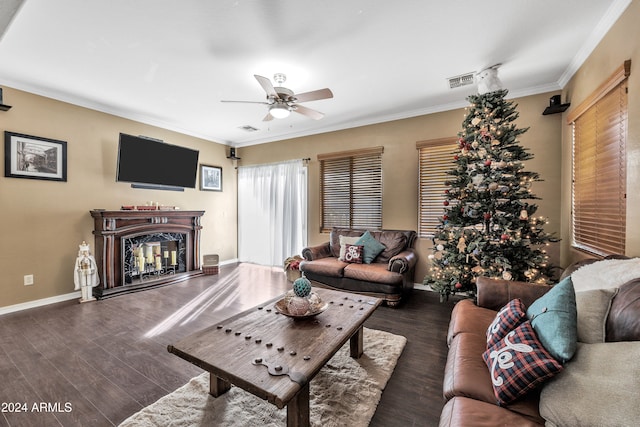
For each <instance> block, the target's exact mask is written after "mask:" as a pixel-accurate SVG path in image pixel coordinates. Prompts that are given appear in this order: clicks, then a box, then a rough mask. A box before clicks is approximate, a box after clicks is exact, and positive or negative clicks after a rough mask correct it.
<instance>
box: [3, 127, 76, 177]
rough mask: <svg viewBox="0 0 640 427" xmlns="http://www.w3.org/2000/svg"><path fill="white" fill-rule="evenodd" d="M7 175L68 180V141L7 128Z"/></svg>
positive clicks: (5, 145) (5, 148) (5, 169)
mask: <svg viewBox="0 0 640 427" xmlns="http://www.w3.org/2000/svg"><path fill="white" fill-rule="evenodd" d="M4 176H6V177H11V178H29V179H47V180H51V181H66V180H67V143H66V142H65V141H57V140H55V139H48V138H41V137H39V136H30V135H23V134H20V133H14V132H9V131H5V132H4Z"/></svg>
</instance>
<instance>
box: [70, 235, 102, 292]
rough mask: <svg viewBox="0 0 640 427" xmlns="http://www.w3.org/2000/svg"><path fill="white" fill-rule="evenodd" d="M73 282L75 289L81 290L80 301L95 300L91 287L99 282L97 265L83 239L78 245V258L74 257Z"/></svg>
mask: <svg viewBox="0 0 640 427" xmlns="http://www.w3.org/2000/svg"><path fill="white" fill-rule="evenodd" d="M73 282H74V284H75V290H76V291H77V290H78V289H80V290H81V295H82V298H80V302H81V303H82V302H89V301H95V300H96V299H95V297H94V296H93V288H94V287H96V286H98V285H99V284H100V278H99V277H98V266H97V265H96V260H95V258H94V257H93V255H91V249H90V247H89V245H88V244H87V243H86V242H85V241H82V244H81V245H79V251H78V258H76V265H75V269H74V271H73Z"/></svg>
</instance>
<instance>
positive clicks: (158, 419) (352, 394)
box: [120, 328, 407, 427]
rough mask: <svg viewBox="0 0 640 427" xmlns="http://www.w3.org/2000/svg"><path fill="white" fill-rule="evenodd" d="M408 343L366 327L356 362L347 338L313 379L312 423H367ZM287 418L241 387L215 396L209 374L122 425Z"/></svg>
mask: <svg viewBox="0 0 640 427" xmlns="http://www.w3.org/2000/svg"><path fill="white" fill-rule="evenodd" d="M406 342H407V339H406V338H405V337H403V336H399V335H394V334H391V333H388V332H383V331H378V330H373V329H367V328H365V329H364V354H363V355H362V357H361V358H360V359H357V360H356V359H352V358H351V357H350V356H349V342H348V341H347V343H346V344H345V345H344V346H343V347H342V348H341V349H340V350H339V351H338V352H337V353H336V354H335V355H334V356H333V358H331V360H329V362H327V364H326V365H325V366H324V367H323V368H322V369H321V370H320V372H319V373H318V374H317V375H316V376H315V378H313V380H311V386H310V404H309V406H310V413H311V416H310V418H311V425H312V426H322V427H339V426H350V427H357V426H362V427H366V426H368V425H369V422H370V421H371V418H372V417H373V414H374V413H375V411H376V407H377V405H378V402H379V401H380V396H381V395H382V391H383V390H384V388H385V386H386V385H387V381H388V380H389V378H390V377H391V374H392V373H393V370H394V368H395V366H396V363H397V361H398V358H399V357H400V354H401V353H402V350H403V349H404V346H405V344H406ZM283 379H287V377H283ZM286 419H287V409H286V408H283V409H278V408H276V407H275V406H274V405H272V404H270V403H268V402H267V401H265V400H262V399H260V398H258V397H255V396H254V395H252V394H250V393H248V392H245V391H244V390H242V389H240V388H238V387H231V390H229V391H228V392H227V393H225V394H224V395H222V396H220V397H218V398H214V397H212V396H211V395H209V373H208V372H205V373H203V374H201V375H199V376H197V377H195V378H192V379H191V380H190V381H189V382H188V383H187V384H185V385H184V386H182V387H180V388H179V389H177V390H176V391H174V392H173V393H171V394H169V395H167V396H165V397H163V398H161V399H159V400H158V401H157V402H155V403H153V404H151V405H149V406H147V407H146V408H144V409H142V410H141V411H140V412H137V413H136V414H134V415H132V416H131V417H129V418H127V419H126V420H125V421H123V422H122V424H120V427H151V426H154V427H155V426H162V427H177V426H184V427H186V426H216V427H226V426H228V427H238V426H274V427H276V426H277V427H281V426H285V425H286Z"/></svg>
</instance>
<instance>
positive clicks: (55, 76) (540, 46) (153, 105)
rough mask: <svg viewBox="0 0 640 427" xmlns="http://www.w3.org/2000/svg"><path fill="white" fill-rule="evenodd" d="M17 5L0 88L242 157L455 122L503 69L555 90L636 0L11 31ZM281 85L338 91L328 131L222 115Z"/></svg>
mask: <svg viewBox="0 0 640 427" xmlns="http://www.w3.org/2000/svg"><path fill="white" fill-rule="evenodd" d="M20 2H21V0H0V4H2V6H0V14H2V15H4V16H0V37H2V38H1V39H0V86H2V85H4V86H10V87H13V88H16V89H21V90H26V91H29V92H32V93H36V94H40V95H44V96H48V97H51V98H55V99H59V100H62V101H67V102H71V103H74V104H77V105H81V106H85V107H89V108H93V109H96V110H100V111H104V112H107V113H112V114H115V115H118V116H122V117H126V118H130V119H133V120H137V121H140V122H144V123H148V124H152V125H156V126H160V127H163V128H168V129H171V130H175V131H179V132H182V133H185V134H189V135H194V136H197V137H201V138H205V139H208V140H211V141H215V142H219V143H225V144H231V145H235V146H243V145H249V144H256V143H262V142H268V141H273V140H279V139H286V138H291V137H296V136H303V135H310V134H315V133H321V132H327V131H332V130H338V129H345V128H350V127H355V126H361V125H366V124H371V123H377V122H383V121H388V120H394V119H401V118H406V117H412V116H417V115H422V114H428V113H433V112H437V111H444V110H449V109H453V108H459V107H462V106H465V105H466V104H467V103H466V101H465V98H466V96H468V95H470V94H472V93H474V92H475V91H476V89H475V87H474V86H465V87H461V88H457V89H449V86H448V82H447V78H448V77H452V76H456V75H460V74H464V73H468V72H477V71H480V70H482V69H483V68H486V67H489V66H492V65H494V64H497V63H501V64H502V65H501V67H500V69H499V76H500V79H501V80H502V82H503V86H504V88H506V89H509V91H510V92H509V96H510V97H519V96H525V95H530V94H536V93H543V92H549V91H553V90H559V89H561V88H562V87H563V86H564V84H565V83H566V82H567V81H568V80H569V79H570V77H571V76H572V75H573V73H574V72H575V71H576V70H577V68H578V67H579V66H580V65H581V64H582V62H583V61H584V60H585V59H586V57H587V56H588V54H589V53H590V52H591V50H592V49H593V48H594V47H595V45H596V44H597V43H598V42H599V41H600V39H601V38H602V37H603V35H604V34H605V33H606V31H607V30H608V29H609V28H610V26H611V25H612V24H613V23H614V22H615V20H616V19H617V18H618V17H619V16H620V14H621V13H622V12H623V11H624V9H625V8H626V7H627V6H628V5H629V3H630V2H631V0H536V1H527V0H519V1H517V0H483V1H481V2H479V1H477V0H448V1H445V0H442V1H433V0H398V1H388V0H215V1H213V0H181V1H176V0H135V1H131V0H109V1H107V0H103V1H98V0H55V1H51V0H26V1H24V3H23V5H22V7H21V8H19V10H18V11H17V13H16V14H15V16H14V19H13V21H11V22H10V23H9V21H10V19H8V17H9V18H10V15H11V14H12V13H13V6H12V5H13V4H15V3H20ZM3 25H4V26H5V28H3ZM7 25H8V26H7ZM5 29H6V31H4V35H3V34H2V32H3V30H5ZM274 73H285V74H286V75H287V81H286V83H285V84H284V86H286V87H288V88H290V89H292V90H293V91H294V92H296V93H300V92H306V91H311V90H315V89H321V88H324V87H328V88H330V89H331V90H332V91H333V94H334V98H332V99H326V100H320V101H312V102H307V103H305V104H304V106H306V107H309V108H313V109H316V110H319V111H321V112H323V113H325V117H324V118H323V119H321V120H318V121H316V120H311V119H309V118H307V117H305V116H302V115H300V114H295V113H294V114H292V115H291V116H289V117H288V118H286V119H282V120H273V121H271V122H263V121H262V119H263V117H264V116H265V115H266V113H267V106H265V105H258V104H229V103H221V102H220V101H221V100H223V99H224V100H247V101H263V100H264V99H265V93H264V91H263V90H262V88H261V87H260V85H259V84H258V82H257V81H256V80H255V79H254V77H253V75H254V74H259V75H262V76H265V77H268V78H271V79H272V78H273V74H274ZM4 103H5V104H9V105H11V99H8V98H7V95H6V94H5V100H4ZM545 106H546V105H541V106H540V111H541V112H542V110H543V109H544V107H545ZM18 108H19V107H18ZM5 114H6V113H5ZM245 125H250V126H253V127H255V128H257V129H258V131H256V132H247V131H245V130H242V129H240V127H241V126H245ZM149 136H153V135H149ZM172 142H175V143H179V141H172Z"/></svg>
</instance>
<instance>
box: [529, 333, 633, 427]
mask: <svg viewBox="0 0 640 427" xmlns="http://www.w3.org/2000/svg"><path fill="white" fill-rule="evenodd" d="M639 358H640V342H639V341H629V342H616V343H598V344H582V343H578V349H577V351H576V355H575V357H574V358H573V360H571V361H570V362H568V363H567V364H566V365H565V369H564V371H563V372H561V373H560V374H559V375H558V376H557V377H556V378H554V379H552V380H551V381H549V382H548V383H547V384H546V385H545V386H544V388H543V390H542V392H541V394H540V414H541V415H542V416H543V417H544V418H545V419H546V420H547V425H548V426H578V425H580V426H632V425H637V423H638V420H639V419H640V405H638V396H640V381H638V378H640V363H638V359H639Z"/></svg>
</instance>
